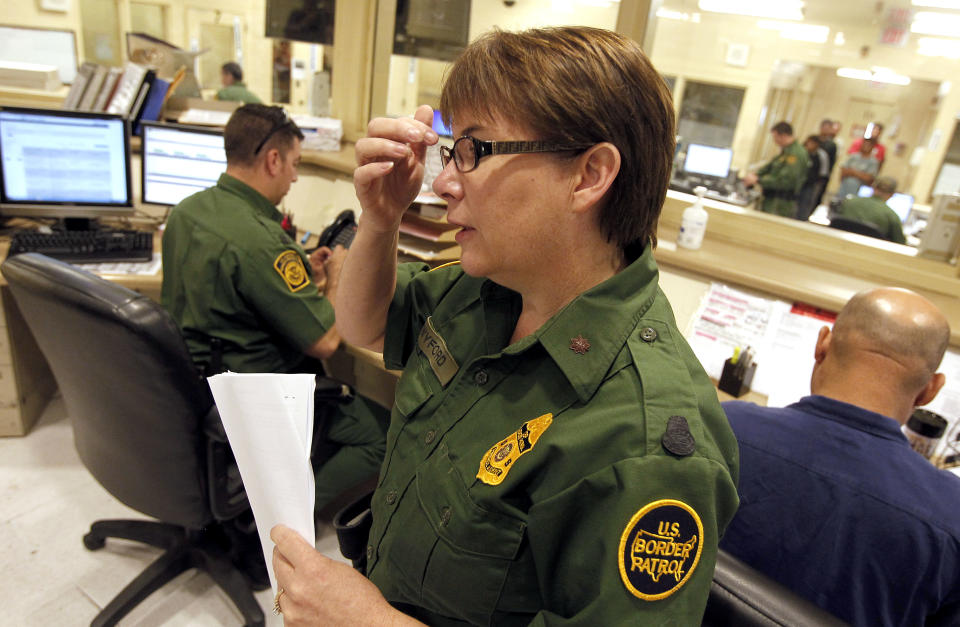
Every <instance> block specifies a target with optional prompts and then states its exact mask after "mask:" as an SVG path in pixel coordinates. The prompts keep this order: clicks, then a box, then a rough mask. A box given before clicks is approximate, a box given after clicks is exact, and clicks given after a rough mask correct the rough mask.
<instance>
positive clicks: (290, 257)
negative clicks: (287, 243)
mask: <svg viewBox="0 0 960 627" xmlns="http://www.w3.org/2000/svg"><path fill="white" fill-rule="evenodd" d="M273 267H274V269H276V271H277V272H279V273H280V276H282V277H283V282H284V283H286V284H287V287H289V288H290V291H291V292H296V291H299V290H302V289H303V288H305V287H306V286H307V285H309V284H310V275H308V274H307V269H306V268H305V267H304V265H303V259H302V258H301V257H300V255H298V254H297V251H295V250H285V251H283V252H282V253H280V256H279V257H277V258H276V260H274V262H273Z"/></svg>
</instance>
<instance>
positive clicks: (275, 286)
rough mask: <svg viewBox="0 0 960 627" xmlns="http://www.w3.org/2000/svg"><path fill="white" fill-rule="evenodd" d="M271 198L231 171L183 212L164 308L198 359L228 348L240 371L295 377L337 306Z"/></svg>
mask: <svg viewBox="0 0 960 627" xmlns="http://www.w3.org/2000/svg"><path fill="white" fill-rule="evenodd" d="M281 217H282V216H281V214H280V212H279V211H278V210H277V208H276V207H274V206H273V204H271V203H270V201H269V200H267V199H266V198H264V197H263V196H262V195H261V194H260V193H258V192H257V191H256V190H254V189H253V188H251V187H249V186H248V185H246V184H244V183H242V182H241V181H239V180H237V179H235V178H233V177H232V176H230V175H228V174H223V175H221V176H220V180H219V181H217V184H216V185H215V186H214V187H211V188H209V189H206V190H204V191H202V192H198V193H196V194H194V195H192V196H189V197H188V198H185V199H184V200H183V201H182V202H181V203H180V204H179V205H177V206H176V207H174V209H173V211H171V212H170V217H169V218H168V219H167V226H166V229H165V231H164V234H163V287H162V294H161V295H162V302H163V306H164V307H165V308H166V309H167V311H169V312H170V313H171V314H172V316H173V318H174V320H176V321H177V324H179V325H180V328H181V329H182V331H183V336H184V339H186V341H187V346H188V348H189V349H190V353H191V354H192V355H193V358H194V361H196V362H197V363H198V364H201V365H203V364H205V363H207V361H208V360H209V356H210V346H209V338H210V337H217V338H220V339H221V340H222V342H223V365H224V367H225V368H228V369H229V370H232V371H233V372H289V371H291V370H293V369H294V368H295V367H296V366H297V364H299V363H300V362H301V361H302V360H303V358H304V354H303V351H304V350H305V349H307V348H308V347H310V346H311V345H313V344H314V343H315V342H316V341H317V340H319V339H320V337H322V336H323V334H324V333H326V332H327V330H328V329H329V328H330V327H331V326H333V323H334V316H333V307H332V306H331V304H330V302H329V301H328V300H327V299H326V298H324V297H323V296H321V295H320V294H319V293H318V291H317V288H316V286H314V284H313V281H312V280H311V277H310V263H309V260H308V259H307V257H306V255H305V254H304V252H303V249H302V248H301V247H300V246H299V245H297V244H296V243H294V242H293V240H291V239H290V236H289V235H287V234H286V233H285V232H284V230H283V229H282V228H281V227H280V221H281Z"/></svg>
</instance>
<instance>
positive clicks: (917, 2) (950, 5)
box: [913, 0, 960, 11]
mask: <svg viewBox="0 0 960 627" xmlns="http://www.w3.org/2000/svg"><path fill="white" fill-rule="evenodd" d="M913 6H915V7H933V8H935V9H952V10H954V11H960V0H913Z"/></svg>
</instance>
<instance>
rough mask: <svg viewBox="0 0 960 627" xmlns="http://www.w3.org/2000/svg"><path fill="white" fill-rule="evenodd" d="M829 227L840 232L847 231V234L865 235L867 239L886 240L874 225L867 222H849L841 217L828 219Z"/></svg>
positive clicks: (848, 219) (849, 220)
mask: <svg viewBox="0 0 960 627" xmlns="http://www.w3.org/2000/svg"><path fill="white" fill-rule="evenodd" d="M830 226H831V228H834V229H840V230H841V231H847V232H849V233H858V234H860V235H866V236H867V237H876V238H877V239H887V236H886V235H885V234H883V233H881V232H880V229H878V228H877V227H875V226H874V225H872V224H869V223H867V222H859V221H857V220H851V219H850V218H844V217H842V216H834V217H833V218H830Z"/></svg>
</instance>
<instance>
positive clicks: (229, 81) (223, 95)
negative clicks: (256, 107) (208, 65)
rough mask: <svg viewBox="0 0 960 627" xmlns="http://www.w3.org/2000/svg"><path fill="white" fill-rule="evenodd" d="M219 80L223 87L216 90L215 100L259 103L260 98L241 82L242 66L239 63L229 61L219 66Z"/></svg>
mask: <svg viewBox="0 0 960 627" xmlns="http://www.w3.org/2000/svg"><path fill="white" fill-rule="evenodd" d="M220 81H221V82H222V83H223V89H221V90H220V91H218V92H217V100H233V101H235V102H244V103H248V104H249V103H253V104H260V103H261V100H260V98H258V97H257V95H256V94H255V93H253V92H252V91H250V90H249V89H247V86H246V85H244V84H243V68H241V67H240V64H239V63H235V62H233V61H229V62H227V63H224V64H223V66H222V67H221V68H220Z"/></svg>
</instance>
